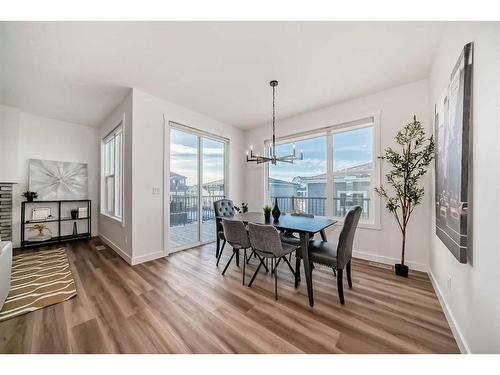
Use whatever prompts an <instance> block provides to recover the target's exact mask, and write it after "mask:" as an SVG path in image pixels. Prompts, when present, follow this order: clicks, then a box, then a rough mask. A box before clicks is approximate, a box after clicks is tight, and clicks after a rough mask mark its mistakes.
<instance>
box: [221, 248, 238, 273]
mask: <svg viewBox="0 0 500 375" xmlns="http://www.w3.org/2000/svg"><path fill="white" fill-rule="evenodd" d="M237 251H238V250H234V249H233V254H232V255H231V258H229V262H227V264H226V267H224V271H222V275H224V274H225V273H226V270H227V267H229V265H230V264H231V261H232V260H233V258H234V256H235V255H236V253H237Z"/></svg>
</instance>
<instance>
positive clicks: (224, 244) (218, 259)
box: [216, 240, 226, 266]
mask: <svg viewBox="0 0 500 375" xmlns="http://www.w3.org/2000/svg"><path fill="white" fill-rule="evenodd" d="M224 246H226V240H224V242H223V243H222V248H221V249H220V251H219V257H218V258H217V264H216V266H219V261H220V258H221V257H222V252H223V251H224Z"/></svg>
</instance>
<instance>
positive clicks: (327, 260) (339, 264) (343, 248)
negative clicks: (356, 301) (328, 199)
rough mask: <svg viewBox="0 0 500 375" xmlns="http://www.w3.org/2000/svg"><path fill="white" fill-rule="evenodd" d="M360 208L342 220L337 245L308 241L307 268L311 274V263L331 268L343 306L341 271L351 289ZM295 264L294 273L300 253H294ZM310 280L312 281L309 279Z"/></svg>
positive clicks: (298, 263) (298, 269)
mask: <svg viewBox="0 0 500 375" xmlns="http://www.w3.org/2000/svg"><path fill="white" fill-rule="evenodd" d="M361 211H362V208H361V207H360V206H355V207H352V208H351V209H350V210H349V212H347V214H346V216H345V219H344V226H343V227H342V230H341V232H340V235H339V241H338V244H335V243H332V242H327V241H322V240H312V241H309V262H310V263H311V267H309V269H310V272H311V273H312V270H313V267H312V263H317V264H322V265H325V266H327V267H329V268H332V269H333V271H334V272H335V270H336V271H337V272H336V276H337V290H338V293H339V299H340V303H341V304H342V305H343V304H344V287H343V280H342V277H343V270H344V269H345V270H346V274H347V283H348V285H349V288H352V279H351V260H352V245H353V242H354V234H355V233H356V228H357V226H358V222H359V217H360V216H361ZM296 258H297V264H296V268H295V272H296V273H299V272H300V259H301V258H302V254H301V252H300V251H297V253H296ZM311 280H312V279H311ZM296 286H297V285H296Z"/></svg>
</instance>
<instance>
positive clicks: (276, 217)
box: [272, 198, 281, 221]
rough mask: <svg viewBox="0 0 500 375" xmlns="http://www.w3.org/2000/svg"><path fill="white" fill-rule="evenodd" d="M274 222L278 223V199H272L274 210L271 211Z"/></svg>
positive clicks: (279, 214) (279, 212) (279, 213)
mask: <svg viewBox="0 0 500 375" xmlns="http://www.w3.org/2000/svg"><path fill="white" fill-rule="evenodd" d="M272 214H273V218H274V221H278V219H279V218H280V216H281V211H280V208H279V207H278V198H274V208H273V211H272Z"/></svg>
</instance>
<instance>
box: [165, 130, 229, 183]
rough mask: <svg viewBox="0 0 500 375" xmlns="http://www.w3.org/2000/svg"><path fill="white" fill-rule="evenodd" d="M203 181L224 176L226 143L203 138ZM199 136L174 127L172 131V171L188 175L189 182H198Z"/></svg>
mask: <svg viewBox="0 0 500 375" xmlns="http://www.w3.org/2000/svg"><path fill="white" fill-rule="evenodd" d="M202 149H203V183H207V182H211V181H215V180H219V179H222V178H223V177H224V143H222V142H217V141H214V140H211V139H207V138H202ZM197 155H198V137H197V136H195V135H192V134H188V133H184V132H181V131H179V130H177V129H172V130H171V132H170V171H172V172H175V173H178V174H180V175H183V176H186V177H187V184H188V185H189V186H191V185H197V184H198V166H197V164H198V156H197Z"/></svg>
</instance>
